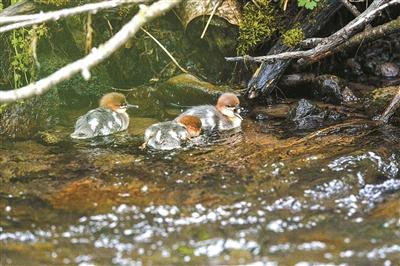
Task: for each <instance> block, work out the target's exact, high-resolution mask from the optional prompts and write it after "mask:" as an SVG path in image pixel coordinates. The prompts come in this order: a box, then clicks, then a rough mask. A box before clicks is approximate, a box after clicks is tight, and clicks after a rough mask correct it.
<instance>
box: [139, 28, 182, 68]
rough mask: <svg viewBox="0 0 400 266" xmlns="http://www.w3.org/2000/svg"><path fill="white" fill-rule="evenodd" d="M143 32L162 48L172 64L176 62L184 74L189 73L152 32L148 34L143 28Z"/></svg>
mask: <svg viewBox="0 0 400 266" xmlns="http://www.w3.org/2000/svg"><path fill="white" fill-rule="evenodd" d="M141 30H142V31H143V32H144V33H146V34H147V35H148V36H149V37H150V38H151V39H152V40H153V41H154V42H155V43H156V44H158V46H160V47H161V49H162V50H163V51H164V52H165V53H166V54H167V55H168V57H169V58H171V60H172V62H174V64H175V65H176V66H177V67H178V68H179V69H180V70H181V71H182V72H184V73H186V74H187V73H189V71H187V70H186V69H184V68H183V67H182V66H181V65H179V63H178V61H176V59H175V58H174V57H173V56H172V54H171V53H170V52H169V51H168V50H167V48H165V46H164V45H162V43H160V42H159V41H158V40H157V39H156V38H155V37H154V36H153V35H151V34H150V32H148V31H147V30H145V29H143V28H141Z"/></svg>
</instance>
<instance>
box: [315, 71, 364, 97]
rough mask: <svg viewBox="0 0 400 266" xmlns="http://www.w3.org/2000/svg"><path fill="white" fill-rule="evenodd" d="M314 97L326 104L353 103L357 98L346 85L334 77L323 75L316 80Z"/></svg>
mask: <svg viewBox="0 0 400 266" xmlns="http://www.w3.org/2000/svg"><path fill="white" fill-rule="evenodd" d="M314 95H315V96H316V97H317V98H319V99H321V100H322V101H324V102H329V103H342V102H353V101H356V100H357V97H356V96H355V95H354V93H353V92H352V91H351V89H350V88H349V87H347V86H346V83H345V82H344V81H343V80H341V79H340V78H338V77H337V76H333V75H321V76H318V77H317V79H316V87H315V89H314Z"/></svg>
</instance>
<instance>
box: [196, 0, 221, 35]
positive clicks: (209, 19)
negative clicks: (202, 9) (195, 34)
mask: <svg viewBox="0 0 400 266" xmlns="http://www.w3.org/2000/svg"><path fill="white" fill-rule="evenodd" d="M222 1H223V0H219V1H218V2H217V3H216V4H215V6H214V8H213V10H212V11H211V15H210V17H209V18H208V21H207V24H206V26H205V27H204V30H203V33H202V34H201V36H200V39H203V38H204V35H206V32H207V29H208V26H210V23H211V20H212V18H213V17H214V15H215V12H217V9H218V7H219V6H220V4H221V3H222Z"/></svg>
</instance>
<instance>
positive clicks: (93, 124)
mask: <svg viewBox="0 0 400 266" xmlns="http://www.w3.org/2000/svg"><path fill="white" fill-rule="evenodd" d="M109 115H110V114H109V112H107V110H104V109H102V108H97V109H94V110H91V111H89V112H87V113H86V114H84V115H82V116H80V117H79V118H78V120H77V121H76V124H75V131H74V132H73V133H72V134H71V137H72V138H75V139H87V138H93V137H96V136H98V135H107V134H101V129H102V128H103V127H104V125H103V124H104V122H102V121H107V120H109V119H108V116H109Z"/></svg>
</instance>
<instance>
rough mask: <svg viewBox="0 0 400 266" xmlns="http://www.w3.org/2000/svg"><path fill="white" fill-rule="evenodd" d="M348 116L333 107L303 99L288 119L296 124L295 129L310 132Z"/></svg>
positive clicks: (295, 106) (292, 110)
mask: <svg viewBox="0 0 400 266" xmlns="http://www.w3.org/2000/svg"><path fill="white" fill-rule="evenodd" d="M346 116H347V112H344V111H339V110H336V109H335V108H334V106H333V105H327V104H323V103H312V102H310V101H308V100H305V99H301V100H299V101H298V102H297V104H296V105H294V106H293V108H292V109H291V110H290V112H289V115H288V118H287V119H288V120H289V121H290V122H291V123H294V125H295V129H299V130H308V129H313V128H318V127H321V126H323V125H324V124H325V123H330V122H335V121H339V120H341V119H343V118H345V117H346Z"/></svg>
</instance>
